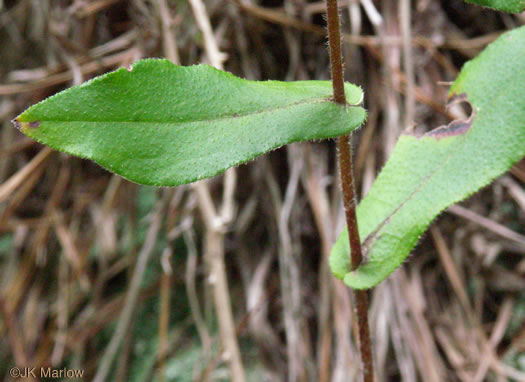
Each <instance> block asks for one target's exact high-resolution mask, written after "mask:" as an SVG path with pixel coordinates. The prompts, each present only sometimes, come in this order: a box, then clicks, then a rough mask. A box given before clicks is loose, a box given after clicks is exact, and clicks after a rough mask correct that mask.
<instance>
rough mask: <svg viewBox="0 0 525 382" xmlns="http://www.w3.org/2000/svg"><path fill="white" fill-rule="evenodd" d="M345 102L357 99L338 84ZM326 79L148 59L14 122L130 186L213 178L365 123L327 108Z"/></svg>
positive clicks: (359, 113) (353, 90)
mask: <svg viewBox="0 0 525 382" xmlns="http://www.w3.org/2000/svg"><path fill="white" fill-rule="evenodd" d="M345 90H346V95H347V99H348V102H349V104H351V105H358V104H360V103H361V101H362V98H363V93H362V91H361V89H359V88H358V87H357V86H354V85H351V84H346V85H345ZM331 92H332V90H331V84H330V83H329V82H328V81H298V82H276V81H266V82H255V81H247V80H243V79H240V78H236V77H234V76H233V75H231V74H229V73H226V72H222V71H219V70H216V69H214V68H212V67H210V66H205V65H198V66H191V67H181V66H176V65H174V64H172V63H171V62H170V61H168V60H154V59H148V60H143V61H139V62H137V63H135V65H134V66H133V68H132V69H131V70H126V69H124V68H122V69H119V70H117V71H115V72H112V73H108V74H105V75H103V76H101V77H98V78H95V79H94V80H91V81H89V82H86V83H85V84H83V85H80V86H76V87H73V88H71V89H68V90H65V91H63V92H61V93H59V94H57V95H55V96H52V97H50V98H48V99H46V100H44V101H42V102H40V103H38V104H36V105H34V106H32V107H30V108H29V109H27V110H26V111H25V112H24V113H22V114H21V115H20V116H18V117H17V118H16V120H15V121H14V122H15V125H16V126H17V127H18V128H19V129H20V130H21V131H22V132H23V133H24V134H26V135H27V136H29V137H31V138H33V139H35V140H37V141H38V142H41V143H44V144H46V145H49V146H51V147H53V148H55V149H57V150H60V151H65V152H67V153H69V154H73V155H77V156H80V157H83V158H88V159H92V160H94V161H95V162H97V163H99V164H100V165H101V166H103V167H105V168H107V169H108V170H110V171H113V172H115V173H117V174H119V175H121V176H123V177H125V178H127V179H129V180H132V181H134V182H137V183H142V184H148V185H156V186H175V185H179V184H184V183H189V182H193V181H196V180H199V179H203V178H207V177H211V176H214V175H217V174H219V173H221V172H223V171H224V170H226V169H227V168H229V167H232V166H235V165H238V164H240V163H244V162H246V161H249V160H251V159H254V158H255V157H256V156H258V155H261V154H263V153H265V152H268V151H270V150H273V149H275V148H278V147H280V146H283V145H286V144H288V143H291V142H296V141H303V140H312V139H323V138H332V137H336V136H340V135H343V134H346V133H348V132H350V131H351V130H354V129H356V128H357V127H359V126H360V125H361V123H362V122H363V121H364V119H365V118H366V112H365V110H364V109H363V108H361V107H359V106H347V107H342V106H340V105H336V104H334V103H333V102H331V100H330V99H331V97H330V95H331Z"/></svg>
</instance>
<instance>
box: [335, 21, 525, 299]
mask: <svg viewBox="0 0 525 382" xmlns="http://www.w3.org/2000/svg"><path fill="white" fill-rule="evenodd" d="M450 92H451V95H456V97H457V96H459V97H462V98H466V99H467V100H468V101H469V102H470V104H471V105H472V107H473V115H472V117H471V118H470V119H469V120H467V121H455V122H453V123H451V124H450V125H449V126H446V127H441V128H438V129H435V130H433V131H431V132H430V133H427V134H425V135H424V136H422V137H416V136H413V135H408V134H407V135H403V136H401V138H400V139H399V141H398V142H397V144H396V146H395V148H394V151H393V153H392V156H391V158H390V159H389V160H388V162H387V164H386V165H385V167H384V168H383V170H382V171H381V173H380V174H379V176H378V178H377V180H376V181H375V183H374V185H373V186H372V189H371V190H370V192H369V193H368V195H367V196H366V197H365V198H364V199H363V201H362V202H361V203H360V204H359V206H358V208H357V219H358V223H359V232H360V235H361V238H363V239H364V241H363V242H364V248H368V251H367V253H366V255H365V257H366V258H367V259H368V260H367V262H366V263H364V264H363V265H362V266H361V267H359V268H358V269H357V270H356V271H354V272H350V267H349V245H348V233H347V230H346V229H345V230H344V232H343V233H342V234H341V236H340V237H339V239H338V240H337V242H336V244H335V245H334V247H333V249H332V253H331V255H330V266H331V269H332V272H333V273H334V274H335V275H336V276H337V277H339V278H341V279H344V282H345V283H346V284H347V285H348V286H350V287H352V288H356V289H366V288H371V287H373V286H375V285H377V284H378V283H380V282H381V281H383V280H384V279H385V278H386V277H388V275H389V274H390V273H392V272H393V271H394V270H395V269H396V268H397V267H398V266H399V265H400V264H401V263H402V262H403V261H404V260H405V258H406V257H407V256H408V254H409V253H410V251H411V250H412V248H413V247H414V246H415V245H416V243H417V241H418V239H419V237H420V235H421V234H422V233H423V232H424V231H425V229H426V228H427V226H428V225H429V224H430V222H431V221H432V220H433V219H434V218H435V217H436V216H437V215H438V214H439V213H440V212H441V211H443V210H444V209H445V208H447V207H448V206H450V205H451V204H454V203H456V202H459V201H460V200H462V199H464V198H466V197H468V196H469V195H471V194H472V193H474V192H475V191H477V190H478V189H479V188H480V187H483V186H485V185H486V184H488V183H489V182H490V181H492V180H493V179H494V178H495V177H497V176H498V175H500V174H502V173H503V172H505V171H506V170H507V169H509V168H510V167H511V166H512V165H513V164H514V163H516V162H517V161H519V160H520V159H521V158H522V157H523V156H524V155H525V96H524V95H525V27H521V28H519V29H516V30H514V31H511V32H508V33H505V34H503V35H502V36H501V37H500V38H498V39H497V40H496V41H495V42H494V43H492V44H490V45H489V46H488V47H487V48H486V49H485V50H484V51H483V52H482V53H481V54H480V55H479V56H478V57H477V58H475V59H474V60H472V61H470V62H468V63H467V64H465V66H464V67H463V69H462V70H461V73H460V75H459V77H458V78H457V79H456V81H455V82H454V84H453V86H452V88H451V90H450Z"/></svg>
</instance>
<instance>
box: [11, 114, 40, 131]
mask: <svg viewBox="0 0 525 382" xmlns="http://www.w3.org/2000/svg"><path fill="white" fill-rule="evenodd" d="M11 122H12V123H13V125H14V126H15V128H16V129H17V130H19V131H21V132H22V133H24V134H25V133H26V132H27V130H28V129H36V128H38V127H40V121H31V122H23V121H20V120H19V119H18V118H15V119H13V120H12V121H11Z"/></svg>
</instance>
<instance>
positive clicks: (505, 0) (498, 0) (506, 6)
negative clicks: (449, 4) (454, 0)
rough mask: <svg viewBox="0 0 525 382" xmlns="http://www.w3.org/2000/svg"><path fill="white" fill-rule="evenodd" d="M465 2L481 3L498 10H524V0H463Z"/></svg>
mask: <svg viewBox="0 0 525 382" xmlns="http://www.w3.org/2000/svg"><path fill="white" fill-rule="evenodd" d="M465 1H466V2H467V3H472V4H478V5H483V6H485V7H489V8H493V9H496V10H498V11H504V12H510V13H520V12H523V10H525V0H465Z"/></svg>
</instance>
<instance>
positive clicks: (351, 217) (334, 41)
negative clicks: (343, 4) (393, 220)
mask: <svg viewBox="0 0 525 382" xmlns="http://www.w3.org/2000/svg"><path fill="white" fill-rule="evenodd" d="M326 14H327V20H328V43H329V46H330V69H331V75H332V85H333V89H334V102H336V103H338V104H341V105H344V106H346V98H345V90H344V78H343V59H342V55H341V32H340V24H339V11H338V8H337V0H326ZM351 140H352V135H351V134H349V135H345V136H342V137H339V140H338V142H337V148H338V151H339V171H340V176H341V187H342V189H343V203H344V208H345V214H346V223H347V226H348V237H349V240H350V263H351V267H352V270H356V269H357V268H358V267H359V265H360V264H361V261H362V252H361V239H360V238H359V229H358V226H357V217H356V201H355V191H354V176H353V164H352V142H351ZM354 300H355V307H356V311H357V321H358V326H359V345H360V350H361V362H362V366H363V377H364V381H365V382H373V380H374V366H373V362H372V349H371V343H370V333H369V329H368V299H367V295H366V291H361V290H355V291H354Z"/></svg>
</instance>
